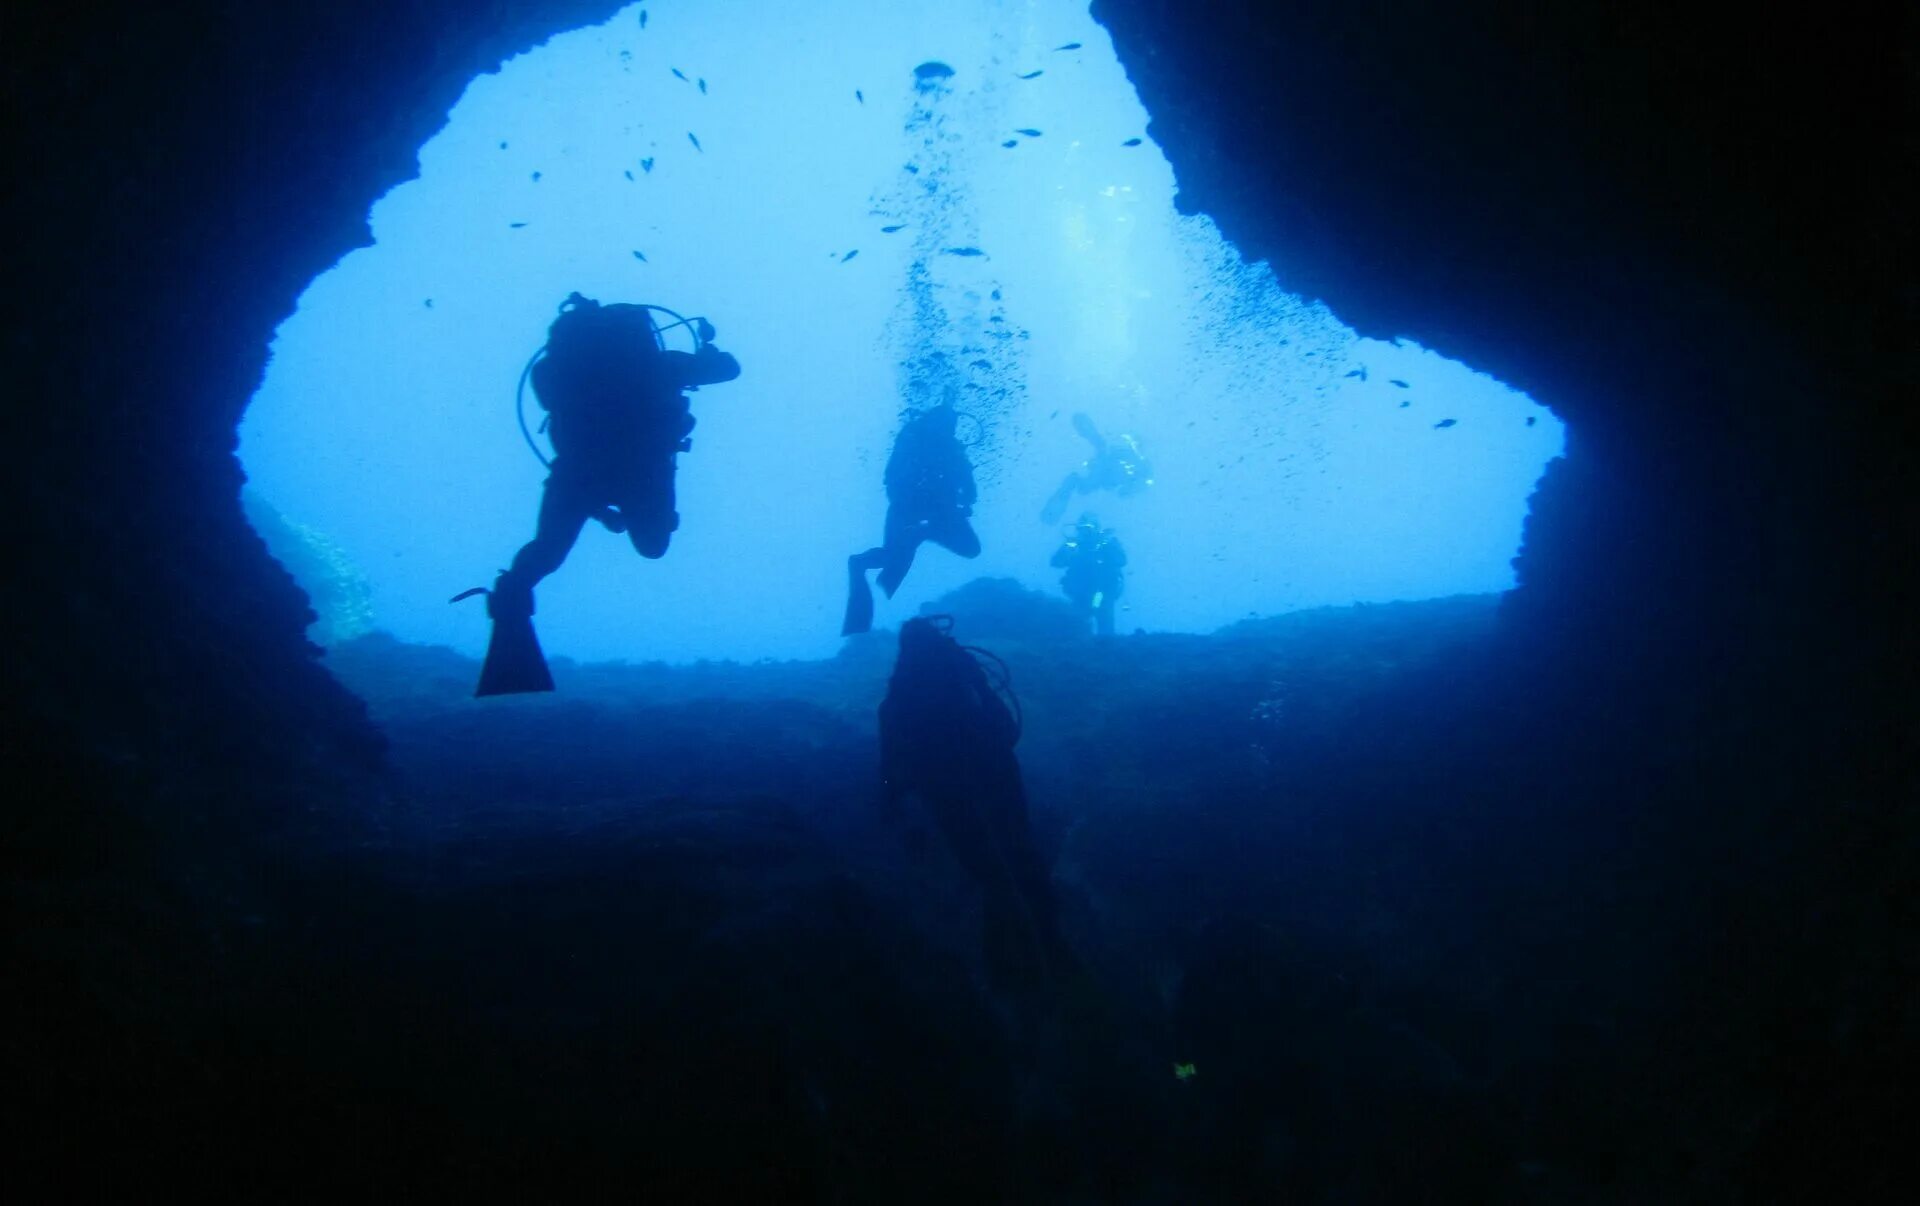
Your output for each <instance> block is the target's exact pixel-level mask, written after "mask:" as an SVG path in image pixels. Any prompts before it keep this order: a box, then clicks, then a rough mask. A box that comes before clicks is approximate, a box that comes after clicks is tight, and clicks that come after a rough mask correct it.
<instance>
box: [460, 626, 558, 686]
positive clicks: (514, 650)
mask: <svg viewBox="0 0 1920 1206" xmlns="http://www.w3.org/2000/svg"><path fill="white" fill-rule="evenodd" d="M551 690H553V674H552V672H551V671H549V670H548V669H547V658H546V655H545V654H543V653H541V652H540V638H539V637H537V636H535V635H534V632H533V617H532V616H496V617H494V621H493V639H492V640H490V641H488V642H487V660H486V661H484V662H482V663H481V664H480V685H479V686H478V687H475V688H474V691H473V694H474V697H475V698H476V699H477V698H479V697H480V696H483V695H523V694H527V693H529V692H533V691H551Z"/></svg>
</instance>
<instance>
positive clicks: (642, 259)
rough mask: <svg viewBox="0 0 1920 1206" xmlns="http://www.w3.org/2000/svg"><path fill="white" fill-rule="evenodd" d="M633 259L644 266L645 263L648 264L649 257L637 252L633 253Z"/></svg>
mask: <svg viewBox="0 0 1920 1206" xmlns="http://www.w3.org/2000/svg"><path fill="white" fill-rule="evenodd" d="M633 258H634V259H636V260H639V261H640V262H641V263H642V264H644V263H646V262H647V257H646V256H644V255H641V254H640V253H639V252H637V251H636V252H634V253H633Z"/></svg>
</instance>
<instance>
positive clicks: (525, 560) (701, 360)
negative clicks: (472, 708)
mask: <svg viewBox="0 0 1920 1206" xmlns="http://www.w3.org/2000/svg"><path fill="white" fill-rule="evenodd" d="M652 309H653V308H652V307H649V306H644V305H628V304H621V303H616V304H610V305H602V304H600V303H599V302H597V301H594V300H592V299H591V298H587V297H582V296H581V295H580V294H578V293H575V294H573V295H572V296H570V297H568V298H567V300H566V301H565V302H564V303H562V304H561V306H560V316H559V317H558V318H556V319H554V321H553V325H552V326H551V327H550V328H549V329H548V332H547V343H546V346H545V347H543V348H542V349H541V351H540V352H539V353H537V354H536V357H535V359H534V361H533V362H532V364H531V365H530V366H529V368H528V374H529V376H530V378H531V380H532V382H533V389H534V394H535V396H536V397H537V398H538V399H539V402H540V405H541V406H542V407H544V408H545V409H546V411H547V415H548V419H547V431H548V436H549V438H550V439H551V440H552V441H553V449H554V456H553V460H552V461H551V462H549V467H550V469H551V470H552V472H551V473H550V475H549V476H548V477H547V483H546V489H545V492H544V493H543V494H542V495H541V498H540V517H539V521H538V523H537V525H536V527H535V529H534V537H533V539H532V540H530V541H528V542H527V543H526V544H525V545H524V546H522V547H521V549H520V551H519V552H518V553H517V554H515V556H514V558H513V564H512V565H511V566H509V567H508V568H507V569H506V570H504V571H502V572H501V574H500V576H499V577H498V578H496V579H495V580H494V584H493V589H492V590H491V591H487V592H485V593H487V596H488V597H487V612H488V614H489V615H490V616H491V617H492V618H493V638H492V641H491V642H490V644H489V645H488V648H487V660H486V663H485V664H484V665H483V667H482V668H481V672H480V685H479V688H478V689H477V690H476V691H475V692H474V694H476V695H504V694H513V693H517V692H523V691H551V690H553V678H552V676H551V675H550V674H548V672H547V664H546V659H545V657H544V656H543V655H542V654H541V652H540V644H539V641H538V639H537V638H536V637H535V636H534V632H533V588H534V587H535V586H536V585H538V584H539V582H540V580H541V579H543V578H545V577H546V576H547V575H548V574H551V573H552V572H553V571H555V570H557V569H559V568H560V565H561V563H562V562H564V561H565V560H566V559H567V554H568V553H570V552H571V551H572V550H573V545H574V542H575V541H577V540H578V539H579V538H580V529H581V528H583V527H585V526H586V522H587V520H589V519H598V520H600V521H601V522H602V523H603V524H605V525H606V526H607V527H608V528H609V529H610V530H612V531H615V532H621V531H624V532H625V533H626V534H627V538H628V539H629V540H631V541H632V542H633V549H634V551H635V552H636V553H639V554H640V555H641V556H642V557H646V558H649V559H652V558H657V557H660V556H662V555H664V554H665V553H666V551H667V542H668V541H669V540H670V539H671V538H672V536H673V532H674V529H676V528H678V527H679V526H680V515H679V512H677V511H675V510H674V491H673V486H674V469H675V457H676V456H677V454H679V453H681V452H685V451H687V450H688V449H689V448H690V447H691V445H692V442H691V441H690V440H689V439H688V434H689V433H690V432H691V431H692V430H693V425H694V419H693V415H692V414H691V412H690V409H689V407H688V404H687V399H686V397H685V396H684V391H686V390H691V389H697V388H699V387H700V386H702V385H717V384H719V383H720V382H723V381H732V380H733V379H734V378H736V377H738V376H739V375H740V363H739V361H737V360H735V359H734V358H733V357H732V356H730V355H728V354H727V353H725V352H722V351H721V350H719V349H718V348H716V347H714V346H713V342H712V340H713V325H712V324H711V323H709V322H708V321H707V320H706V319H704V318H700V319H694V320H685V319H682V320H680V321H681V322H682V323H688V325H690V326H692V328H693V330H694V335H695V338H694V348H695V350H694V351H692V352H680V351H668V350H667V349H666V348H665V346H664V342H663V340H662V337H661V336H662V333H661V330H660V329H659V328H657V327H656V326H655V325H654V320H653V316H652V312H651V311H652ZM675 317H676V318H677V317H678V316H677V315H676V316H675ZM675 325H678V324H675ZM523 380H524V379H523ZM529 442H531V437H529ZM535 452H536V454H537V453H538V449H537V448H536V449H535ZM476 593H481V592H480V591H468V592H466V593H465V594H462V595H460V596H457V598H456V601H457V599H460V598H466V597H468V596H470V595H472V594H476Z"/></svg>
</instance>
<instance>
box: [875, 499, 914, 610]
mask: <svg viewBox="0 0 1920 1206" xmlns="http://www.w3.org/2000/svg"><path fill="white" fill-rule="evenodd" d="M925 539H926V533H925V530H924V525H922V524H921V523H920V521H919V520H917V519H911V518H909V517H908V516H907V515H905V514H903V513H902V512H901V511H900V509H899V508H898V507H890V508H888V510H887V533H886V539H885V540H884V541H883V542H882V543H881V545H880V572H879V573H878V574H875V575H874V578H873V580H874V581H875V582H877V583H879V584H880V589H881V590H883V591H886V592H887V598H889V599H891V598H893V592H895V591H897V590H899V589H900V584H901V583H902V582H904V581H906V578H907V571H908V570H910V569H912V568H913V555H914V553H916V552H918V551H919V548H920V542H921V541H922V540H925Z"/></svg>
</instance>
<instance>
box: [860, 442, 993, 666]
mask: <svg viewBox="0 0 1920 1206" xmlns="http://www.w3.org/2000/svg"><path fill="white" fill-rule="evenodd" d="M955 422H956V416H955V414H954V411H953V409H952V408H951V407H947V406H936V407H934V408H932V409H931V410H927V411H924V412H922V413H921V414H919V415H916V416H915V417H914V418H913V419H911V420H909V421H908V423H907V425H906V426H905V427H903V428H901V429H900V434H899V435H898V436H897V437H895V438H894V441H893V453H892V454H891V455H890V456H889V457H888V458H887V473H886V485H887V522H886V527H885V529H884V531H883V533H882V535H881V543H880V545H879V546H878V547H877V548H871V549H868V550H867V551H866V552H864V553H855V554H854V555H853V556H851V557H849V558H847V571H848V575H849V577H850V579H851V580H850V581H849V583H848V589H849V591H850V592H851V593H850V594H849V596H848V605H847V621H846V623H845V624H844V625H843V626H842V628H841V631H842V633H843V634H851V633H855V632H865V631H867V629H868V628H869V627H870V626H871V624H872V621H873V614H872V613H873V596H872V593H871V592H870V591H868V589H867V585H866V572H867V571H868V570H871V569H877V570H879V571H880V572H879V573H878V574H875V575H874V581H875V582H877V583H879V585H880V589H881V590H883V591H885V592H886V593H887V597H888V598H889V599H891V598H892V597H893V594H894V592H895V591H897V590H899V589H900V583H901V582H903V581H905V580H906V576H907V571H908V570H909V569H912V568H913V557H914V554H915V553H916V552H918V551H919V549H920V546H921V544H923V543H925V542H926V541H929V540H931V541H933V542H934V543H935V544H938V545H941V546H943V547H945V548H947V549H949V550H951V551H952V552H954V553H955V554H957V555H958V556H961V557H967V558H972V557H978V556H979V555H980V536H979V534H978V533H976V532H975V531H974V530H973V525H972V524H971V523H970V522H968V520H969V518H970V517H971V516H972V514H973V504H974V502H975V501H976V500H977V499H978V498H979V490H978V488H977V487H976V486H975V485H974V481H973V465H972V463H971V462H969V461H968V460H967V450H966V447H965V446H964V445H963V444H961V443H960V441H959V439H958V438H957V437H956V436H955V435H954V425H955Z"/></svg>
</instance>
